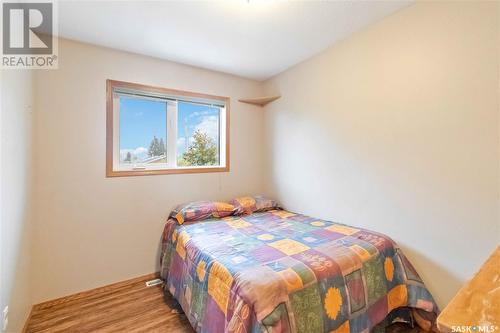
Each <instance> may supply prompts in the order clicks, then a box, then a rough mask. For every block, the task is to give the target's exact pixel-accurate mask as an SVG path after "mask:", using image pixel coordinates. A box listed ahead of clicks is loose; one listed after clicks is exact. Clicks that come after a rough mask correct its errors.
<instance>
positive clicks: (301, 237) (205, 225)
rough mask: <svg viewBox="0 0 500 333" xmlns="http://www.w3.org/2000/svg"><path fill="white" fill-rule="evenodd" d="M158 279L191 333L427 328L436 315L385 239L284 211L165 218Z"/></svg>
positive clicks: (399, 254) (419, 284)
mask: <svg viewBox="0 0 500 333" xmlns="http://www.w3.org/2000/svg"><path fill="white" fill-rule="evenodd" d="M161 275H162V277H163V279H164V281H165V287H164V288H165V292H167V293H171V294H172V295H173V296H174V297H175V299H176V300H177V301H178V302H179V303H180V305H181V307H182V309H183V310H184V312H185V314H186V316H187V317H188V319H189V321H190V323H191V325H192V326H193V328H194V329H195V330H196V331H197V332H210V333H218V332H238V333H240V332H241V333H243V332H300V333H302V332H304V333H313V332H338V333H340V332H352V333H354V332H372V331H374V328H375V327H376V326H377V327H381V325H382V326H384V325H385V324H389V323H391V322H394V321H406V322H410V323H412V324H415V323H416V324H418V325H420V326H421V327H423V328H424V329H430V328H431V327H434V326H433V325H434V323H435V318H436V315H437V313H438V308H437V306H436V304H435V302H434V300H433V298H432V296H431V294H430V293H429V291H428V290H427V288H426V287H425V285H424V283H423V282H422V280H421V279H420V277H419V275H418V274H417V272H416V271H415V269H414V268H413V266H412V265H411V264H410V263H409V262H408V260H407V259H406V257H405V256H404V255H403V253H402V252H401V250H400V249H399V248H398V246H397V245H396V244H395V243H394V242H393V241H392V240H391V239H390V238H389V237H387V236H384V235H382V234H379V233H376V232H372V231H368V230H364V229H360V228H355V227H351V226H347V225H344V224H340V223H335V222H329V221H325V220H320V219H315V218H312V217H308V216H305V215H301V214H294V213H291V212H288V211H285V210H271V211H267V212H258V213H253V214H249V215H241V216H228V217H225V218H211V219H208V220H203V221H196V222H191V223H184V224H182V225H179V224H178V223H177V221H176V220H175V219H169V220H168V221H167V223H166V225H165V230H164V234H163V244H162V255H161ZM377 324H378V325H377Z"/></svg>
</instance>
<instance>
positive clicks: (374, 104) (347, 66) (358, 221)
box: [265, 2, 500, 306]
mask: <svg viewBox="0 0 500 333" xmlns="http://www.w3.org/2000/svg"><path fill="white" fill-rule="evenodd" d="M497 6H498V4H497V3H496V2H418V3H416V4H415V5H413V6H410V7H409V8H407V9H404V10H402V11H400V12H398V13H396V14H394V15H392V16H390V17H388V18H386V19H384V20H382V21H380V22H379V23H377V24H374V25H372V26H370V27H368V28H367V29H365V30H363V31H361V32H358V33H356V34H354V35H352V36H351V37H349V38H347V39H346V40H344V41H342V42H340V43H338V44H336V45H334V46H333V47H331V48H329V49H328V50H326V51H325V52H323V53H321V54H320V55H317V56H315V57H313V58H311V59H309V60H307V61H305V62H303V63H302V64H299V65H298V66H295V67H293V68H292V69H290V70H288V71H286V72H284V73H282V74H280V75H278V76H276V77H274V78H272V79H271V80H269V81H268V82H266V89H267V90H268V92H270V93H273V92H279V93H281V95H282V97H281V99H279V100H277V101H276V102H273V103H271V104H269V106H267V107H266V110H265V112H266V121H265V124H266V135H267V140H268V141H267V145H268V147H269V151H268V156H267V160H268V168H269V170H270V174H269V186H268V189H267V191H268V192H269V193H271V194H273V195H275V196H277V197H278V198H280V199H281V200H282V202H283V203H284V204H285V206H286V207H288V208H289V209H291V210H294V211H299V212H305V213H308V214H310V215H314V216H319V217H323V218H327V219H333V220H336V221H341V222H344V223H348V224H352V225H357V226H362V227H366V228H370V229H373V230H377V231H380V232H383V233H386V234H388V235H390V236H391V237H393V238H394V239H395V240H396V241H397V242H398V243H399V244H400V245H401V246H402V248H403V249H404V251H405V252H406V253H407V255H408V256H409V258H410V259H411V261H413V262H414V264H415V265H416V267H417V269H418V271H419V272H420V273H421V275H422V277H423V278H424V280H425V281H426V282H427V285H428V287H429V288H430V290H431V292H433V294H434V296H435V298H436V300H437V302H438V304H439V305H441V306H443V305H444V304H445V303H446V302H447V301H448V300H449V299H450V298H451V297H452V296H453V294H454V293H455V292H456V291H457V289H458V288H459V286H460V285H461V284H462V283H463V282H464V281H465V280H466V279H467V278H469V277H470V276H471V275H472V273H473V272H474V271H475V270H477V269H478V267H479V266H480V265H481V263H482V262H483V261H484V260H485V259H486V258H487V256H488V255H489V253H490V252H491V251H493V249H494V248H495V246H496V245H497V244H498V243H499V241H500V239H499V237H498V235H499V232H500V230H499V229H500V225H499V211H498V209H499V201H498V200H499V187H498V181H499V153H498V152H499V128H498V124H499V107H500V106H499V89H498V88H499V83H498V75H499V64H498V62H499V53H498V38H499V37H498V17H497V13H498V10H497Z"/></svg>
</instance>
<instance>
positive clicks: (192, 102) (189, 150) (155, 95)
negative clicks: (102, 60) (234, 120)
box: [106, 80, 229, 177]
mask: <svg viewBox="0 0 500 333" xmlns="http://www.w3.org/2000/svg"><path fill="white" fill-rule="evenodd" d="M106 136H107V146H106V150H107V151H106V155H107V156H106V175H107V176H108V177H115V176H136V175H137V176H138V175H153V174H168V173H196V172H223V171H229V98H227V97H219V96H210V95H205V94H197V93H190V92H185V91H178V90H171V89H166V88H157V87H150V86H144V85H139V84H134V83H128V82H120V81H113V80H108V81H107V135H106Z"/></svg>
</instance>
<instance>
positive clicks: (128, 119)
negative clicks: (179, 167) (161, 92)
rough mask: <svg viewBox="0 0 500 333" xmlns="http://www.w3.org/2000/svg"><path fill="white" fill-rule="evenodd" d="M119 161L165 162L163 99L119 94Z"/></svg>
mask: <svg viewBox="0 0 500 333" xmlns="http://www.w3.org/2000/svg"><path fill="white" fill-rule="evenodd" d="M119 133H120V165H121V166H124V167H127V166H129V167H130V166H135V167H146V166H148V165H151V164H162V163H163V164H165V163H167V158H166V156H167V155H166V154H167V107H166V102H165V101H161V100H155V99H148V98H140V97H139V98H136V97H131V96H120V131H119Z"/></svg>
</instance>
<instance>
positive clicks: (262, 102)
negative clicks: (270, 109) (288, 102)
mask: <svg viewBox="0 0 500 333" xmlns="http://www.w3.org/2000/svg"><path fill="white" fill-rule="evenodd" d="M280 97H281V96H266V97H255V98H242V99H239V100H238V101H240V102H241V103H247V104H253V105H258V106H264V105H266V104H268V103H271V102H272V101H275V100H277V99H278V98H280Z"/></svg>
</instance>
